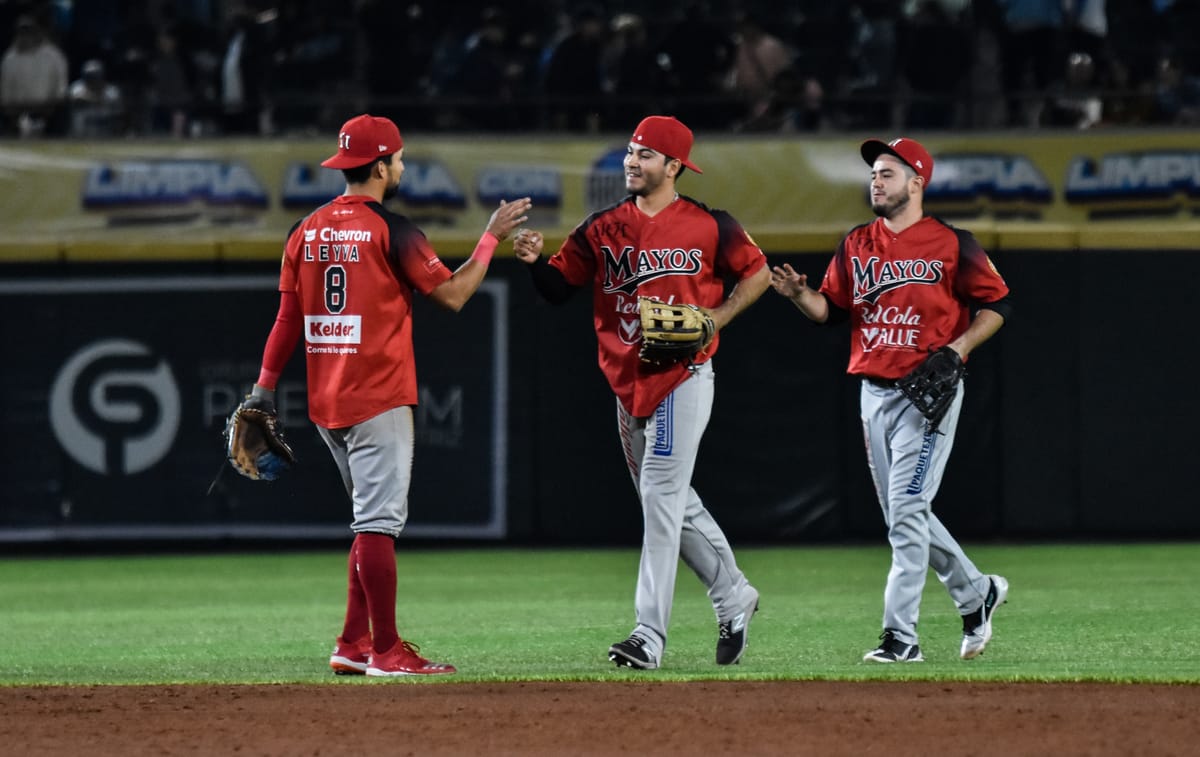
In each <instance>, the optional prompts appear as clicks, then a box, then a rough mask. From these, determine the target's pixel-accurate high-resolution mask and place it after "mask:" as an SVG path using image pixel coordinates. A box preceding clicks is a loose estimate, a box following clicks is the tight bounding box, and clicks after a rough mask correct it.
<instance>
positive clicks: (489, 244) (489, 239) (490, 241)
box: [471, 231, 500, 265]
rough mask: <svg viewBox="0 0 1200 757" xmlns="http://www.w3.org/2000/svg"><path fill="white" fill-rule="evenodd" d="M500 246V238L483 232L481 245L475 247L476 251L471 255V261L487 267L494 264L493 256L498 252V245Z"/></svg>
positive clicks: (480, 239) (488, 232)
mask: <svg viewBox="0 0 1200 757" xmlns="http://www.w3.org/2000/svg"><path fill="white" fill-rule="evenodd" d="M498 244H500V238H499V237H498V236H496V235H495V234H493V233H492V232H490V231H485V232H483V236H481V237H480V238H479V243H478V244H476V245H475V251H474V252H472V253H471V260H474V261H475V262H477V263H479V264H480V265H487V264H488V263H490V262H492V254H493V253H494V252H496V245H498Z"/></svg>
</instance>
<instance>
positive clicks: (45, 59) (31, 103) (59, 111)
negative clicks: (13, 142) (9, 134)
mask: <svg viewBox="0 0 1200 757" xmlns="http://www.w3.org/2000/svg"><path fill="white" fill-rule="evenodd" d="M66 100H67V58H66V56H65V55H63V52H62V50H60V49H59V48H58V46H57V45H56V44H54V42H52V41H51V40H50V39H49V37H47V36H46V34H45V32H44V31H43V30H42V28H41V27H40V26H39V25H38V23H37V22H36V21H34V19H33V17H32V16H28V15H23V16H20V17H18V18H17V22H16V25H15V27H14V30H13V43H12V45H11V46H10V47H9V48H8V50H7V51H6V52H5V53H4V58H3V60H0V107H3V109H4V114H5V117H6V119H7V126H8V129H9V130H10V131H11V130H15V131H16V132H17V133H18V134H20V135H21V136H22V137H36V136H42V135H44V134H62V133H63V132H64V131H65V127H64V121H65V119H64V115H65V112H66V109H65V106H66Z"/></svg>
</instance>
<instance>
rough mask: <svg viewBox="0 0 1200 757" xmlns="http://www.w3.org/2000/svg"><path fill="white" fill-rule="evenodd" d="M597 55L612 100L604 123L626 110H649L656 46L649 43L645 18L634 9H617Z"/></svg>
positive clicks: (655, 87)
mask: <svg viewBox="0 0 1200 757" xmlns="http://www.w3.org/2000/svg"><path fill="white" fill-rule="evenodd" d="M609 29H610V33H609V35H608V40H607V42H606V44H605V48H604V53H603V56H602V58H601V68H602V72H601V73H602V76H601V79H602V86H603V89H604V94H605V95H606V97H607V98H608V99H609V100H610V101H611V102H612V104H613V107H612V108H611V109H610V111H611V113H612V115H611V117H609V118H607V119H606V120H605V124H604V125H605V126H607V125H609V124H614V123H620V122H621V119H627V118H628V114H629V113H630V112H634V113H653V112H657V111H658V110H660V108H658V107H657V106H656V105H655V104H654V102H655V97H656V95H657V93H658V91H659V87H660V86H661V82H660V81H659V79H660V77H659V67H658V50H656V49H655V47H654V46H653V45H651V44H650V35H649V33H648V32H647V30H646V21H645V19H643V18H642V17H641V16H639V15H638V14H636V13H618V14H617V15H615V16H613V19H612V22H611V23H610V24H609Z"/></svg>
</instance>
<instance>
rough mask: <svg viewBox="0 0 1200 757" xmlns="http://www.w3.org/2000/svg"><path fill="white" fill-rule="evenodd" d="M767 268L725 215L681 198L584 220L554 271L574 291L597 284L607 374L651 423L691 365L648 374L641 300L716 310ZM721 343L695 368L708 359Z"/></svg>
mask: <svg viewBox="0 0 1200 757" xmlns="http://www.w3.org/2000/svg"><path fill="white" fill-rule="evenodd" d="M766 262H767V261H766V257H765V256H764V255H763V252H762V250H761V249H759V247H758V245H756V244H755V243H754V240H753V239H751V238H750V235H749V234H747V233H746V231H745V230H744V229H743V228H742V227H741V225H740V224H739V223H738V222H737V221H735V220H734V219H733V217H732V216H730V215H729V214H728V213H726V212H725V211H723V210H710V209H709V208H708V207H706V206H705V205H704V204H703V203H700V202H697V201H696V200H693V199H691V198H689V197H678V198H677V199H676V200H675V201H674V202H672V203H671V204H670V205H668V206H667V207H666V208H664V209H663V210H661V211H659V213H658V214H657V215H654V216H648V215H646V214H645V213H643V212H642V211H641V210H640V209H638V206H637V203H636V201H635V200H634V198H633V197H632V196H631V197H629V198H627V199H625V200H624V201H622V202H620V203H618V204H617V205H614V206H613V207H611V208H607V209H605V210H602V211H599V212H597V213H593V214H592V215H590V216H588V217H587V218H586V219H584V221H583V222H582V223H581V224H579V226H577V227H576V228H575V230H574V231H573V232H572V233H571V235H570V236H569V237H567V239H566V241H565V242H563V245H562V247H561V248H560V249H559V250H558V252H556V253H555V254H554V255H553V256H552V257H551V258H550V260H549V265H550V266H553V267H554V268H556V269H557V270H558V271H559V272H561V274H562V276H563V278H564V279H565V280H566V282H567V284H569V285H570V286H572V287H582V286H585V285H587V284H589V283H590V284H591V286H592V303H593V304H592V307H593V321H594V325H595V328H596V339H597V342H598V348H599V358H600V369H601V370H602V371H603V372H604V375H605V377H606V378H607V379H608V383H609V386H611V387H612V390H613V392H614V393H615V394H616V396H617V399H618V400H620V402H621V404H622V406H624V408H625V410H626V411H628V412H629V413H630V414H631V415H633V416H635V417H647V416H649V415H651V414H653V412H654V409H655V408H656V407H657V406H658V404H659V403H660V402H662V400H663V399H664V398H665V397H666V396H667V395H668V394H670V393H671V392H672V391H674V390H675V388H676V387H677V386H679V385H680V384H681V383H683V381H684V380H685V379H686V378H687V377H688V375H689V374H688V367H687V364H686V363H681V364H677V365H673V366H669V367H667V368H649V367H647V366H646V364H644V363H642V361H641V359H640V358H639V357H638V350H639V348H640V346H641V320H640V317H639V314H638V304H637V302H638V296H639V295H641V296H646V297H658V298H659V299H661V300H664V301H666V302H683V303H691V304H694V305H701V306H703V307H707V308H715V307H717V306H719V305H720V304H721V303H723V302H724V301H725V281H726V279H732V280H734V281H740V280H742V279H745V278H747V277H749V276H751V275H752V274H754V273H756V272H758V270H759V269H760V268H762V267H763V266H764V265H766ZM720 338H721V337H720V334H718V335H717V337H716V338H715V339H714V340H713V342H712V344H710V345H709V346H708V348H707V349H706V350H705V351H704V352H702V353H700V354H699V355H697V356H696V357H695V359H694V362H696V363H703V362H705V361H707V360H709V359H710V358H711V357H712V356H713V354H715V353H716V351H717V347H718V346H719V344H720Z"/></svg>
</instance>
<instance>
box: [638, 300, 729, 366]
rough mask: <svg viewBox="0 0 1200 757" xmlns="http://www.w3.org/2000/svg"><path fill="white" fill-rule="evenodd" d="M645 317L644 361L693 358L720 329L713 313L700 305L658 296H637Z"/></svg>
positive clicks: (640, 311)
mask: <svg viewBox="0 0 1200 757" xmlns="http://www.w3.org/2000/svg"><path fill="white" fill-rule="evenodd" d="M638 311H639V313H640V315H641V319H642V347H641V350H640V352H639V354H640V356H641V358H642V362H644V363H650V364H652V365H668V364H671V363H677V362H680V361H683V360H691V359H692V357H694V356H695V355H696V353H698V352H700V351H701V350H703V349H704V348H705V347H707V346H708V345H709V344H711V343H712V340H713V337H714V336H715V335H716V333H717V327H716V324H715V323H713V319H712V315H710V314H709V312H708V311H707V310H705V309H704V308H702V307H699V306H698V305H688V304H682V303H681V304H677V305H671V304H668V303H666V302H663V301H662V300H660V299H657V298H655V297H638Z"/></svg>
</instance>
